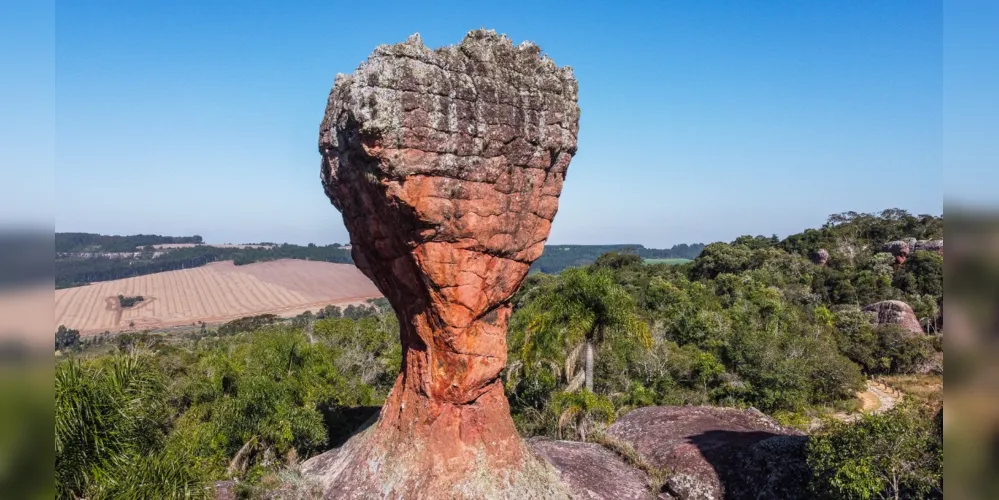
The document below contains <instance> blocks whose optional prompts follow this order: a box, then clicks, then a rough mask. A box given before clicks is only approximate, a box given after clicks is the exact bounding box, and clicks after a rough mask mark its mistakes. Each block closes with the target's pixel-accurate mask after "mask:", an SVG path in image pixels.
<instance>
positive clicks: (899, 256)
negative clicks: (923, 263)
mask: <svg viewBox="0 0 999 500" xmlns="http://www.w3.org/2000/svg"><path fill="white" fill-rule="evenodd" d="M883 250H884V251H885V252H888V253H890V254H892V256H893V257H895V265H896V266H901V265H902V264H905V261H906V259H908V258H909V254H910V253H912V246H911V245H909V242H908V241H906V240H896V241H890V242H888V243H886V244H885V246H884V248H883Z"/></svg>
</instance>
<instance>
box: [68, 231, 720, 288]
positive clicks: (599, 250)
mask: <svg viewBox="0 0 999 500" xmlns="http://www.w3.org/2000/svg"><path fill="white" fill-rule="evenodd" d="M171 243H195V244H199V246H196V247H190V248H176V249H171V250H169V251H166V252H164V253H162V254H161V255H159V256H158V257H154V256H153V255H154V253H153V252H145V251H144V250H145V248H146V247H147V246H150V245H163V244H171ZM267 244H268V245H274V246H273V247H271V248H219V247H213V246H210V245H204V244H203V241H202V238H201V236H197V235H195V236H158V235H147V234H138V235H132V236H104V235H100V234H90V233H56V234H55V247H56V252H57V254H58V253H82V252H87V253H104V252H106V253H118V252H124V253H128V252H141V253H140V255H139V256H137V257H134V258H115V257H99V256H90V257H63V258H57V259H56V261H55V284H56V288H68V287H73V286H80V285H86V284H88V283H94V282H98V281H110V280H117V279H123V278H132V277H135V276H143V275H146V274H153V273H161V272H165V271H175V270H178V269H189V268H192V267H199V266H203V265H205V264H209V263H211V262H218V261H225V260H231V261H233V262H234V263H235V264H236V265H237V266H241V265H245V264H251V263H254V262H265V261H270V260H278V259H300V260H315V261H323V262H334V263H341V264H350V263H353V260H352V259H351V256H350V250H347V249H345V248H343V247H342V246H341V245H339V244H336V243H334V244H332V245H325V246H319V245H315V244H312V243H310V244H308V245H306V246H302V245H291V244H287V243H285V244H283V245H275V244H273V243H267ZM703 248H704V245H702V244H699V243H698V244H693V245H687V244H680V245H674V246H673V247H672V248H667V249H657V248H645V247H644V246H642V245H551V246H546V247H545V251H544V253H543V254H542V255H541V258H540V259H538V261H537V262H535V263H534V265H533V266H531V269H532V270H537V271H542V272H545V273H549V274H555V273H558V272H560V271H562V270H563V269H565V268H567V267H575V266H586V265H590V264H592V263H593V262H594V261H595V260H596V259H597V257H599V256H601V255H603V254H605V253H607V252H621V253H633V254H637V255H639V256H640V257H642V258H645V259H670V258H679V259H694V258H696V257H697V256H698V255H699V254H700V253H701V250H702V249H703Z"/></svg>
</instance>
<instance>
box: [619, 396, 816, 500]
mask: <svg viewBox="0 0 999 500" xmlns="http://www.w3.org/2000/svg"><path fill="white" fill-rule="evenodd" d="M607 434H609V435H611V436H613V437H615V438H617V439H620V440H622V441H625V442H627V443H630V444H631V445H632V446H633V447H634V448H635V451H637V452H638V453H639V454H640V455H641V456H642V457H643V458H644V459H645V460H646V461H647V462H649V463H651V464H652V465H653V466H656V467H660V468H666V469H668V470H669V471H670V474H669V477H668V479H667V481H666V484H665V485H664V486H663V491H664V492H665V493H666V494H667V495H668V496H669V497H670V498H675V499H678V500H694V499H722V498H726V499H741V498H752V499H778V498H779V499H791V498H806V497H807V491H806V488H805V486H806V485H805V484H804V482H805V481H807V477H808V474H807V466H806V465H805V461H804V445H805V440H806V438H805V437H804V436H803V435H802V433H800V432H798V431H796V430H792V429H787V428H785V427H782V426H781V425H780V424H778V423H777V422H775V421H773V420H772V419H770V418H769V417H767V416H766V415H764V414H763V413H760V412H759V411H757V410H754V409H750V410H739V409H734V408H716V407H710V406H653V407H646V408H639V409H637V410H634V411H632V412H631V413H628V414H627V415H625V416H624V417H621V418H620V419H619V420H618V421H617V422H615V423H614V424H613V425H611V426H610V427H609V428H608V429H607Z"/></svg>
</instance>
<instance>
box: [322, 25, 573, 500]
mask: <svg viewBox="0 0 999 500" xmlns="http://www.w3.org/2000/svg"><path fill="white" fill-rule="evenodd" d="M578 129H579V107H578V105H577V86H576V80H575V79H574V77H573V75H572V70H571V69H570V68H559V67H557V66H556V65H555V63H554V62H552V60H551V59H549V58H547V57H546V56H542V55H541V51H540V49H539V48H538V47H537V46H535V45H533V44H530V43H528V42H525V43H523V44H521V45H519V46H516V47H514V46H513V44H512V43H511V42H510V40H509V39H508V38H506V37H505V36H499V35H497V34H496V33H495V32H492V31H484V30H480V31H472V32H470V33H469V34H468V35H467V36H466V37H465V39H464V40H463V41H462V42H461V43H460V44H458V45H455V46H451V47H445V48H441V49H437V50H430V49H428V48H427V47H425V46H424V45H423V42H422V41H421V40H420V37H419V35H414V36H412V37H410V38H409V39H408V40H407V41H406V42H404V43H401V44H397V45H383V46H380V47H378V48H376V49H375V51H374V53H372V55H371V56H370V57H369V58H368V60H367V61H366V62H365V63H363V64H361V66H360V67H359V68H358V69H357V70H356V71H355V72H354V73H353V74H352V75H338V76H337V78H336V83H335V84H334V86H333V90H332V92H331V93H330V98H329V102H328V103H327V107H326V114H325V116H324V118H323V121H322V125H321V127H320V135H319V150H320V152H321V153H322V172H321V174H322V175H321V177H322V182H323V187H324V188H325V191H326V194H327V195H328V196H329V198H330V200H331V201H332V203H333V205H334V206H336V208H337V209H339V210H340V211H341V212H342V213H343V221H344V224H345V225H346V227H347V230H348V231H349V232H350V236H351V244H352V250H351V251H352V255H353V258H354V262H355V263H356V265H357V267H358V268H359V269H360V270H361V271H362V272H364V274H365V275H367V276H368V277H369V278H371V280H372V281H373V282H374V283H375V284H376V285H377V286H378V288H379V290H380V291H381V292H382V293H383V294H384V295H385V297H386V298H388V300H389V301H390V302H391V303H392V306H393V308H394V309H395V311H396V314H397V315H398V317H399V324H400V326H401V330H402V331H401V332H400V335H401V340H402V347H403V367H402V373H400V375H399V378H398V379H397V381H396V384H395V387H394V388H393V389H392V392H391V394H390V395H389V397H388V400H387V401H386V403H385V405H384V407H383V409H382V411H381V414H380V416H379V419H378V422H377V423H375V424H374V425H372V426H371V427H370V428H368V429H367V430H366V431H364V432H363V433H361V434H359V435H357V436H355V437H354V438H352V440H351V441H350V442H348V443H347V444H346V445H344V447H342V448H341V449H339V450H337V451H336V452H335V453H332V454H330V455H326V456H320V457H317V458H316V459H314V460H312V461H310V462H309V463H306V464H304V467H303V469H304V471H305V473H306V475H307V476H311V477H312V478H315V479H317V480H318V481H320V482H321V483H322V484H323V485H324V487H325V491H326V496H327V497H328V498H334V497H335V498H372V497H376V498H377V497H390V498H399V497H405V498H558V497H560V496H564V495H565V489H564V485H562V484H561V482H560V481H559V480H558V479H557V477H556V476H555V475H554V472H553V471H552V469H551V468H550V467H549V466H548V465H547V464H545V463H544V462H542V461H539V460H538V459H537V458H535V457H534V456H533V455H532V454H531V453H530V452H529V451H528V449H527V448H526V446H525V445H524V443H523V442H522V440H521V438H520V437H519V436H518V434H517V432H516V430H515V428H514V425H513V421H512V420H511V418H510V412H509V406H508V404H507V400H506V397H505V396H504V394H503V385H502V382H501V380H500V377H499V376H500V371H501V370H502V369H503V367H504V365H505V363H506V328H507V321H508V319H509V317H510V312H511V305H510V303H509V300H510V298H511V297H512V296H513V294H514V293H515V292H516V291H517V289H518V288H519V287H520V285H521V283H522V282H523V280H524V278H525V276H526V275H527V272H528V268H529V267H530V265H531V263H532V262H533V261H534V260H535V259H537V258H538V257H539V256H540V255H541V252H542V249H543V247H544V243H545V240H546V239H547V237H548V233H549V231H550V228H551V222H552V219H553V218H554V217H555V212H556V211H557V209H558V197H559V194H560V193H561V190H562V182H563V181H564V179H565V175H566V170H567V168H568V166H569V161H570V159H571V158H572V156H573V155H574V154H575V152H576V135H577V132H578Z"/></svg>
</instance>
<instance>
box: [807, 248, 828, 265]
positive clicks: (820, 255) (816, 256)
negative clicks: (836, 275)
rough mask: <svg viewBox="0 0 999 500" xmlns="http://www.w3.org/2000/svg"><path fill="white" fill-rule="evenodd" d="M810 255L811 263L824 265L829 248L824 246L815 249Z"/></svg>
mask: <svg viewBox="0 0 999 500" xmlns="http://www.w3.org/2000/svg"><path fill="white" fill-rule="evenodd" d="M811 257H812V262H813V263H815V264H817V265H820V266H824V265H826V262H829V250H826V249H825V248H820V249H818V250H816V251H815V253H813V254H812V255H811Z"/></svg>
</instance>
